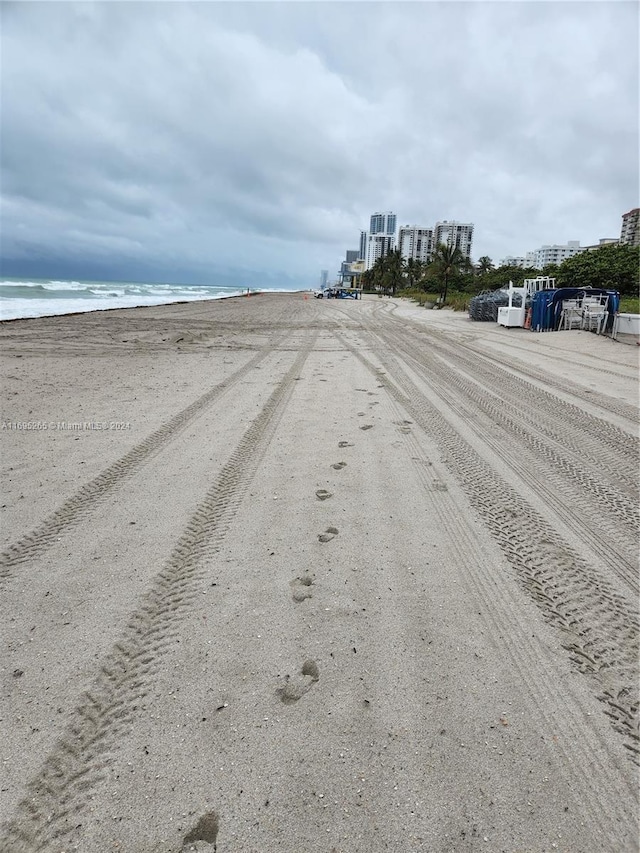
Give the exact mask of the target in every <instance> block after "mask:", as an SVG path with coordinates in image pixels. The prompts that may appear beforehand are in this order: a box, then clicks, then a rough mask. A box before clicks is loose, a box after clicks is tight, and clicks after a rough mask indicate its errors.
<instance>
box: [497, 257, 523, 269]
mask: <svg viewBox="0 0 640 853" xmlns="http://www.w3.org/2000/svg"><path fill="white" fill-rule="evenodd" d="M500 266H501V267H519V268H520V269H526V268H527V267H528V266H529V263H528V261H527V259H526V258H514V257H512V256H511V255H507V257H506V258H503V259H502V260H501V261H500Z"/></svg>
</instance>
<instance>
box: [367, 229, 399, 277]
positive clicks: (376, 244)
mask: <svg viewBox="0 0 640 853" xmlns="http://www.w3.org/2000/svg"><path fill="white" fill-rule="evenodd" d="M364 233H365V234H366V235H367V240H366V248H365V255H364V263H365V268H366V269H368V270H370V269H371V267H372V266H373V265H374V264H375V262H376V261H377V260H378V258H383V257H384V256H385V255H388V254H389V252H393V250H394V249H395V247H396V235H395V234H370V233H369V232H368V231H365V232H364Z"/></svg>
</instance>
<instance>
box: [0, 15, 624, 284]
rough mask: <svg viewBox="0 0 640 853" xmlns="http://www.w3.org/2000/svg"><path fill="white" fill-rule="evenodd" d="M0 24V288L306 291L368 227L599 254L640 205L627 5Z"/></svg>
mask: <svg viewBox="0 0 640 853" xmlns="http://www.w3.org/2000/svg"><path fill="white" fill-rule="evenodd" d="M2 19H3V20H2V24H3V30H2V31H3V34H2V48H3V58H2V98H3V112H2V167H3V177H2V189H3V196H4V199H3V213H2V232H3V242H2V253H3V266H4V270H3V272H4V274H11V272H12V270H13V269H18V267H19V268H20V270H24V269H26V268H28V267H29V264H32V265H33V266H34V269H35V268H36V267H37V268H38V269H41V274H42V275H47V274H48V273H47V271H46V265H47V262H48V259H50V261H51V264H52V265H53V264H54V262H55V264H56V265H61V266H62V267H64V264H65V263H67V264H68V265H69V270H70V273H69V274H75V275H78V272H77V269H79V268H80V267H82V268H86V269H89V268H94V267H95V268H96V269H100V270H107V271H109V272H111V274H112V275H113V276H114V277H120V278H131V277H133V274H132V272H131V271H132V270H133V271H136V272H137V274H139V275H154V276H156V275H160V274H162V273H163V272H164V277H165V278H172V279H176V278H177V279H180V278H181V279H183V280H197V281H202V280H205V281H206V280H210V279H211V277H212V276H214V275H216V276H217V277H218V279H219V278H220V277H221V276H222V277H224V276H233V275H236V276H237V275H242V274H243V273H244V274H246V275H247V276H248V275H249V274H251V276H253V277H254V278H260V276H261V275H265V276H266V275H269V276H270V278H269V280H270V281H274V280H281V281H283V282H288V283H300V284H305V285H306V284H309V283H314V282H315V281H316V280H317V273H318V270H319V269H320V268H321V267H325V268H326V267H328V268H330V269H335V268H336V267H337V265H338V263H339V261H340V259H341V257H342V256H343V254H344V251H345V249H347V248H353V247H356V246H357V242H358V236H359V230H360V228H363V227H366V225H367V222H368V217H369V214H370V213H371V212H372V211H374V210H378V209H385V210H386V209H393V210H395V211H396V212H397V214H398V219H399V221H400V222H402V223H404V222H412V223H418V224H425V225H429V224H432V223H433V222H434V221H435V220H436V219H443V218H447V219H453V218H456V219H460V220H463V221H473V222H474V223H475V225H476V231H475V245H474V255H475V256H476V257H477V256H479V255H481V254H489V255H491V256H492V257H494V258H496V259H497V258H499V257H501V256H502V255H504V254H515V253H522V252H524V251H525V250H527V249H532V248H535V247H537V246H538V245H540V244H541V243H549V242H564V241H565V240H567V239H573V238H575V239H580V240H582V241H583V242H584V243H587V242H595V241H596V240H597V239H598V238H599V237H604V236H616V235H617V234H618V233H619V228H620V216H621V214H622V213H623V212H624V211H626V210H627V209H629V208H630V207H632V206H635V205H636V204H637V203H638V155H637V151H638V70H639V69H638V61H639V60H638V36H637V32H638V7H637V5H636V4H635V3H624V2H621V3H618V2H602V3H592V2H588V3H581V2H568V3H545V2H535V3H528V2H525V3H473V2H469V3H406V4H405V3H389V4H386V3H366V2H364V3H339V4H338V3H317V4H316V3H286V2H279V3H275V4H272V3H247V4H244V3H194V4H191V3H140V4H136V3H102V4H101V3H91V4H84V3H80V4H77V5H73V4H68V3H56V2H53V3H29V4H24V3H15V4H12V3H5V4H3V6H2ZM79 265H80V266H79ZM82 265H84V266H82ZM92 265H93V267H92ZM56 269H59V267H58V266H56ZM32 274H36V273H35V272H34V273H32ZM57 274H58V275H59V274H60V273H59V272H58V273H57Z"/></svg>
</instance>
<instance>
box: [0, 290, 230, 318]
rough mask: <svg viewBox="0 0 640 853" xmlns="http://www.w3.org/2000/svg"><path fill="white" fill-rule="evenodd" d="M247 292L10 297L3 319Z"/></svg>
mask: <svg viewBox="0 0 640 853" xmlns="http://www.w3.org/2000/svg"><path fill="white" fill-rule="evenodd" d="M242 293H244V291H242V290H237V291H231V292H229V291H225V292H218V293H214V292H212V291H209V292H206V293H200V294H193V295H191V294H190V298H189V299H187V300H185V299H184V296H183V298H180V299H177V298H176V296H177V294H175V293H174V294H171V295H169V294H166V295H165V296H164V297H161V296H159V295H157V294H156V295H154V294H151V293H148V294H146V295H143V294H129V295H121V296H110V297H109V298H108V299H105V298H104V297H99V296H98V297H95V298H93V299H72V298H70V299H20V298H8V299H2V300H0V320H18V319H22V318H24V319H29V318H33V317H57V316H60V315H61V314H77V313H82V314H84V313H88V312H90V311H107V310H109V309H111V308H144V307H151V306H153V305H170V304H171V303H172V302H183V301H187V302H202V301H204V300H207V299H226V298H228V297H230V296H241V295H242Z"/></svg>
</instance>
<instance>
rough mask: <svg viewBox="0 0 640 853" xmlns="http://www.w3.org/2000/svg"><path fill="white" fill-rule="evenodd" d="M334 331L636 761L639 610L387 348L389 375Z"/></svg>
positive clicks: (639, 752)
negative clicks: (495, 551) (428, 455)
mask: <svg viewBox="0 0 640 853" xmlns="http://www.w3.org/2000/svg"><path fill="white" fill-rule="evenodd" d="M336 336H337V337H338V338H339V339H340V340H341V342H342V343H343V345H344V346H345V347H346V348H347V349H349V350H350V351H351V352H352V353H353V355H354V356H355V357H356V358H357V359H359V360H360V361H361V363H362V364H364V365H365V367H367V369H368V370H370V371H371V372H372V373H374V374H375V375H376V377H377V378H378V381H379V382H380V383H381V384H382V385H384V387H385V388H386V389H387V391H388V392H389V393H390V394H391V395H392V396H393V397H394V398H395V399H396V400H397V401H398V403H400V404H401V405H402V406H403V408H404V409H405V410H406V411H407V412H408V413H409V414H410V415H411V416H412V418H413V419H414V420H415V422H416V423H417V424H418V425H419V426H421V427H422V428H423V429H424V430H425V431H426V433H427V434H428V435H429V436H431V437H432V438H433V439H434V440H435V441H436V442H437V444H438V445H439V447H440V451H441V453H442V455H443V459H444V461H445V464H446V465H447V467H448V468H449V470H451V471H452V473H453V474H454V475H455V476H456V478H457V479H458V482H459V483H460V484H461V486H462V488H463V490H464V492H465V493H466V495H467V498H468V500H469V502H470V503H471V505H472V506H473V508H474V509H475V510H476V512H477V513H478V515H479V516H480V518H481V519H482V521H483V522H484V524H485V525H486V526H487V528H488V530H489V532H490V533H491V535H492V536H493V538H494V539H495V540H496V542H497V544H498V545H499V547H500V549H501V550H502V552H503V553H504V555H505V557H506V558H507V560H508V562H509V564H510V565H511V566H512V567H513V569H514V572H515V576H516V578H517V580H518V582H519V583H520V585H521V586H522V588H523V589H524V591H525V592H526V593H527V595H528V596H529V597H530V598H531V599H532V600H533V601H534V603H535V604H536V605H537V607H538V608H539V609H540V611H541V612H542V614H543V616H544V618H545V619H546V620H547V621H548V622H550V623H551V624H553V625H554V626H555V627H556V628H558V629H559V630H560V631H561V637H562V639H561V645H562V647H563V648H564V649H565V650H566V651H567V652H568V653H569V658H570V660H571V662H572V664H573V665H574V666H575V667H576V668H577V669H578V670H579V671H580V672H581V673H583V674H585V675H587V676H588V677H589V678H590V679H591V681H592V684H593V685H594V686H595V688H596V696H597V698H598V699H599V700H600V701H602V702H603V703H604V705H605V708H604V713H605V714H606V715H607V716H608V717H609V718H610V720H611V724H612V726H613V728H614V730H615V731H616V732H617V733H618V734H620V735H622V738H623V740H622V742H623V745H624V747H625V748H626V749H627V750H628V753H629V757H630V758H631V760H632V761H633V762H634V763H636V764H638V765H640V734H639V732H638V690H637V684H638V655H639V651H640V649H639V643H638V627H639V626H638V618H637V615H636V614H635V613H634V612H632V611H631V610H630V609H629V607H628V606H627V604H626V602H625V601H624V599H623V598H622V597H621V596H619V595H618V594H617V593H616V592H615V591H614V590H612V589H611V588H610V586H609V584H608V583H607V582H606V581H605V580H604V579H602V578H600V577H599V576H598V575H597V573H596V572H594V571H593V569H592V568H591V567H590V566H589V565H588V564H587V563H586V562H585V561H584V560H583V559H582V558H581V557H580V556H579V555H578V554H576V553H575V552H574V551H573V550H572V549H571V547H570V546H569V545H568V543H566V542H565V541H564V540H563V539H562V537H561V536H560V535H559V534H558V532H557V531H556V530H555V529H554V528H553V527H552V526H551V525H550V524H549V523H548V522H547V521H546V519H545V518H543V517H542V516H541V515H540V514H539V513H538V512H537V511H536V510H535V509H534V508H533V507H532V506H531V505H530V504H529V503H528V502H527V501H526V499H525V498H524V497H523V496H522V495H521V494H519V493H518V492H517V491H516V490H515V489H514V488H513V487H512V486H511V485H510V484H509V483H508V482H506V481H505V480H504V479H503V478H502V477H500V475H499V474H497V473H496V471H495V470H494V469H493V468H492V467H491V466H490V465H489V464H488V463H487V462H485V461H484V460H483V459H482V458H481V457H480V455H479V454H478V453H477V452H476V451H475V450H474V448H473V447H472V446H471V445H470V444H469V443H468V442H466V441H465V440H464V439H463V438H462V436H460V435H459V434H458V433H457V432H456V430H455V429H454V427H453V426H452V425H451V424H450V423H449V422H448V421H447V419H446V418H445V416H444V415H443V414H442V413H441V412H439V411H438V409H436V407H435V406H434V405H433V404H432V403H430V402H429V400H428V399H427V398H426V397H425V396H424V394H422V393H421V392H420V390H419V389H418V388H417V387H416V386H415V385H414V383H413V382H412V381H411V380H410V379H409V378H408V376H406V375H405V374H404V371H402V370H401V369H400V367H399V366H398V365H397V364H396V363H395V359H394V357H393V356H392V355H387V354H386V353H384V354H383V353H380V352H379V351H378V358H379V359H380V361H381V363H382V364H383V366H384V369H385V370H389V374H390V376H391V377H392V378H393V379H392V380H391V379H390V378H389V376H387V374H386V373H385V372H384V371H381V370H380V369H377V368H376V367H375V365H373V364H372V363H371V362H370V361H369V360H368V359H367V358H366V357H365V356H363V355H362V353H361V352H359V351H358V350H356V349H355V348H353V347H351V346H350V345H349V344H348V342H347V341H346V340H345V339H344V338H343V337H342V336H341V335H339V334H338V333H336ZM378 350H379V348H378Z"/></svg>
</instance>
